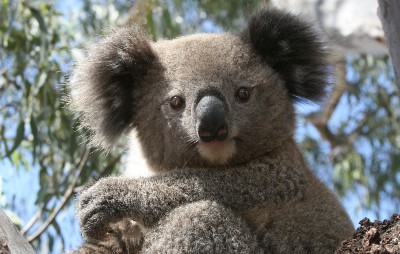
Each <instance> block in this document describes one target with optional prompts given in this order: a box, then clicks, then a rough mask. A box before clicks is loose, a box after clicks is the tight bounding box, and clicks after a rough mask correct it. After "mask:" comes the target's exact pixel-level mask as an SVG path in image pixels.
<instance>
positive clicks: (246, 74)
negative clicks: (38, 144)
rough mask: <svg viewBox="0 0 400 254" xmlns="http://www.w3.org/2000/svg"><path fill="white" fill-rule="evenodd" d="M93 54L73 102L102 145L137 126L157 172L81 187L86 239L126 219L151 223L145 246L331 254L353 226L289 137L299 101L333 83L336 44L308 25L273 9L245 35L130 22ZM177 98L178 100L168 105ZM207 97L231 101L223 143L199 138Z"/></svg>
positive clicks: (78, 75)
mask: <svg viewBox="0 0 400 254" xmlns="http://www.w3.org/2000/svg"><path fill="white" fill-rule="evenodd" d="M280 28H282V29H280ZM90 52H92V53H91V54H89V56H88V59H87V60H86V61H85V62H83V63H80V64H78V67H77V68H76V70H75V74H74V76H73V78H72V80H71V94H72V95H71V97H70V100H71V101H70V104H71V105H72V106H73V109H75V110H76V111H78V112H80V113H82V114H83V124H84V126H86V127H88V128H89V129H90V130H91V131H92V132H93V139H94V140H95V143H99V144H101V145H103V146H104V147H105V148H110V146H111V145H112V143H113V142H114V141H115V140H116V139H117V138H118V137H119V136H120V135H121V134H123V133H125V132H129V131H131V130H132V128H133V127H134V130H135V132H136V134H137V139H138V141H139V143H140V145H141V148H142V150H143V154H144V157H145V158H146V160H147V163H148V165H149V168H148V170H149V171H151V172H152V174H154V176H152V177H147V178H138V179H131V178H128V177H125V176H119V177H108V178H104V179H101V180H100V181H98V182H97V183H95V184H94V185H93V186H91V187H90V188H88V189H86V190H85V191H83V192H82V193H81V194H80V196H79V199H78V205H77V215H78V217H79V218H80V222H81V229H82V233H83V236H84V238H85V239H86V240H88V241H89V240H90V239H92V238H93V235H95V234H96V232H99V231H101V230H103V229H104V227H105V225H107V223H109V222H110V221H115V220H119V219H121V218H124V217H131V216H137V217H138V218H140V220H141V221H142V223H143V226H144V227H145V228H147V229H148V230H149V233H148V234H146V235H145V237H144V245H143V249H142V252H143V253H190V252H191V253H212V252H214V253H258V252H260V253H332V252H333V250H334V249H335V247H336V246H337V245H338V244H339V242H340V241H341V240H343V239H345V238H346V237H347V236H349V235H350V234H351V233H352V232H353V226H352V223H351V222H350V220H349V218H348V216H347V214H346V212H345V211H344V209H343V208H342V206H341V205H340V203H339V202H338V200H337V199H336V197H335V196H334V195H333V194H332V193H331V192H330V191H329V190H328V189H327V188H326V187H325V186H324V185H323V184H322V183H321V182H320V181H319V180H318V179H317V178H316V177H315V176H314V175H313V174H312V173H311V171H310V170H309V169H308V167H307V165H306V163H305V162H304V160H303V158H302V156H301V154H300V152H299V150H298V148H297V146H296V144H295V142H294V139H293V132H294V128H295V124H294V119H295V114H294V108H293V105H292V99H295V100H296V101H302V100H311V101H316V100H319V99H320V98H321V97H323V95H324V92H325V91H326V90H327V85H328V83H327V71H326V70H327V69H328V61H327V60H326V59H327V52H326V50H325V48H324V44H322V43H321V42H320V40H319V38H318V35H317V34H316V33H315V32H314V30H312V27H311V26H310V25H309V24H308V23H306V22H303V21H302V20H301V19H299V18H298V17H296V16H293V15H290V14H286V13H282V12H281V11H277V10H274V9H272V10H271V9H266V10H261V11H259V12H257V13H256V14H255V16H253V17H252V18H251V19H250V21H249V27H248V28H246V29H244V30H243V31H241V33H240V34H197V35H191V36H186V37H181V38H177V39H174V40H166V41H160V42H158V43H150V42H148V41H147V39H146V38H145V37H144V36H143V35H141V34H140V33H138V31H137V30H135V29H133V30H130V29H129V28H122V29H121V30H117V31H116V32H114V33H112V34H111V35H109V36H108V37H106V38H105V39H104V40H103V41H101V42H100V43H98V44H96V45H94V46H92V49H91V50H90ZM114 62H115V64H114ZM104 66H105V67H104ZM108 84H110V86H108ZM243 87H245V88H246V89H247V90H246V91H248V92H249V93H250V97H249V98H248V99H246V101H241V100H239V99H238V95H237V94H238V90H239V89H240V88H243ZM114 90H116V91H117V92H114ZM121 91H122V92H121ZM173 96H178V97H180V98H182V99H183V103H182V107H180V108H171V106H170V99H171V98H172V97H173ZM205 96H209V97H212V98H213V99H212V100H210V101H214V102H215V101H216V103H215V105H224V107H225V109H224V110H223V111H221V110H219V111H218V115H222V116H223V117H225V118H226V119H225V120H224V121H223V123H224V129H223V130H224V133H225V131H226V132H227V137H226V139H225V140H223V141H218V142H217V141H214V142H202V141H200V139H199V130H198V124H197V122H198V121H199V119H197V112H199V110H198V108H197V106H198V104H199V101H201V100H202V98H204V97H205ZM113 100H116V101H115V102H114V101H113ZM110 105H111V108H109V106H110ZM210 108H211V109H208V108H207V110H208V111H210V114H212V110H213V109H212V107H210ZM207 110H206V111H204V110H203V109H202V110H200V111H201V113H202V114H208V111H207ZM204 112H205V113H204ZM121 117H122V118H123V119H120V118H121ZM113 124H116V125H117V127H111V126H113ZM221 228H225V229H226V230H221ZM188 239H189V240H188ZM190 239H191V240H190Z"/></svg>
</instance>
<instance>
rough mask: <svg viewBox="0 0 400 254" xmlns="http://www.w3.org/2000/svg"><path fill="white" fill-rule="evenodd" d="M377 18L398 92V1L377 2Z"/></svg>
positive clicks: (399, 58)
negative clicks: (380, 23)
mask: <svg viewBox="0 0 400 254" xmlns="http://www.w3.org/2000/svg"><path fill="white" fill-rule="evenodd" d="M378 2H379V8H378V16H379V18H380V19H381V22H382V26H383V31H384V32H385V37H386V45H387V46H388V48H389V52H390V56H391V58H392V64H393V69H394V74H395V76H396V85H397V89H398V91H399V92H400V1H398V0H379V1H378Z"/></svg>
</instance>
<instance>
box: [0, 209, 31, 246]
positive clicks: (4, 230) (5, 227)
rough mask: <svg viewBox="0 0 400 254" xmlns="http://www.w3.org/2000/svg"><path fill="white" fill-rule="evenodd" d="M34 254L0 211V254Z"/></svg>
mask: <svg viewBox="0 0 400 254" xmlns="http://www.w3.org/2000/svg"><path fill="white" fill-rule="evenodd" d="M10 253H12V254H14V253H15V254H35V253H36V252H35V251H34V250H33V248H32V246H31V245H29V243H28V241H27V240H26V239H25V237H23V236H22V235H21V234H20V233H19V231H18V230H17V228H16V227H15V226H14V224H13V223H12V221H11V220H10V219H9V218H8V217H7V215H6V214H5V212H4V211H3V210H1V209H0V254H10Z"/></svg>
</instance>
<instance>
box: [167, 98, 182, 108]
mask: <svg viewBox="0 0 400 254" xmlns="http://www.w3.org/2000/svg"><path fill="white" fill-rule="evenodd" d="M183 104H184V101H183V99H182V98H181V97H179V96H173V97H172V98H171V100H170V101H169V105H170V106H171V108H173V109H179V108H181V107H182V106H183Z"/></svg>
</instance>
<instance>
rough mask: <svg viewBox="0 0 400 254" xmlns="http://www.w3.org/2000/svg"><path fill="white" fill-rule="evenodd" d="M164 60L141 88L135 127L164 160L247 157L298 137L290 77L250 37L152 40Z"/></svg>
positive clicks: (156, 159)
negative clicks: (294, 135)
mask: <svg viewBox="0 0 400 254" xmlns="http://www.w3.org/2000/svg"><path fill="white" fill-rule="evenodd" d="M153 48H154V51H155V53H156V55H157V57H158V61H159V63H158V65H157V66H155V68H154V69H152V70H151V71H149V72H148V74H147V75H146V76H145V77H144V79H143V81H142V82H143V84H144V85H143V89H139V90H138V91H137V92H136V93H137V94H138V97H136V99H135V100H136V101H137V105H136V107H137V110H136V112H137V113H136V120H137V121H136V122H137V124H136V130H137V133H138V136H139V138H140V140H141V143H142V146H143V148H144V151H145V152H146V157H147V158H149V159H150V162H153V163H154V164H156V165H158V166H160V167H168V168H170V167H182V166H184V165H185V166H198V165H199V164H200V165H224V164H226V163H240V162H244V161H247V160H249V159H251V158H253V157H256V156H259V155H260V154H264V153H266V152H268V151H270V150H272V149H273V148H274V147H276V146H278V145H280V144H281V143H282V142H283V141H284V140H285V139H288V138H291V137H292V131H293V127H294V114H293V109H292V103H291V100H290V98H289V95H288V92H287V89H286V87H285V85H284V82H283V81H282V80H281V79H280V78H279V75H278V74H277V73H276V72H275V71H273V70H272V69H271V68H269V67H268V66H267V65H266V64H264V63H263V62H262V60H261V58H260V57H259V56H257V55H256V54H255V53H254V52H253V50H252V48H251V45H250V44H249V43H245V42H244V41H243V40H242V39H241V38H240V37H239V36H235V35H231V34H223V35H213V34H202V35H192V36H188V37H182V38H179V39H175V40H171V41H162V42H159V43H157V44H155V45H154V46H153Z"/></svg>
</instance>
